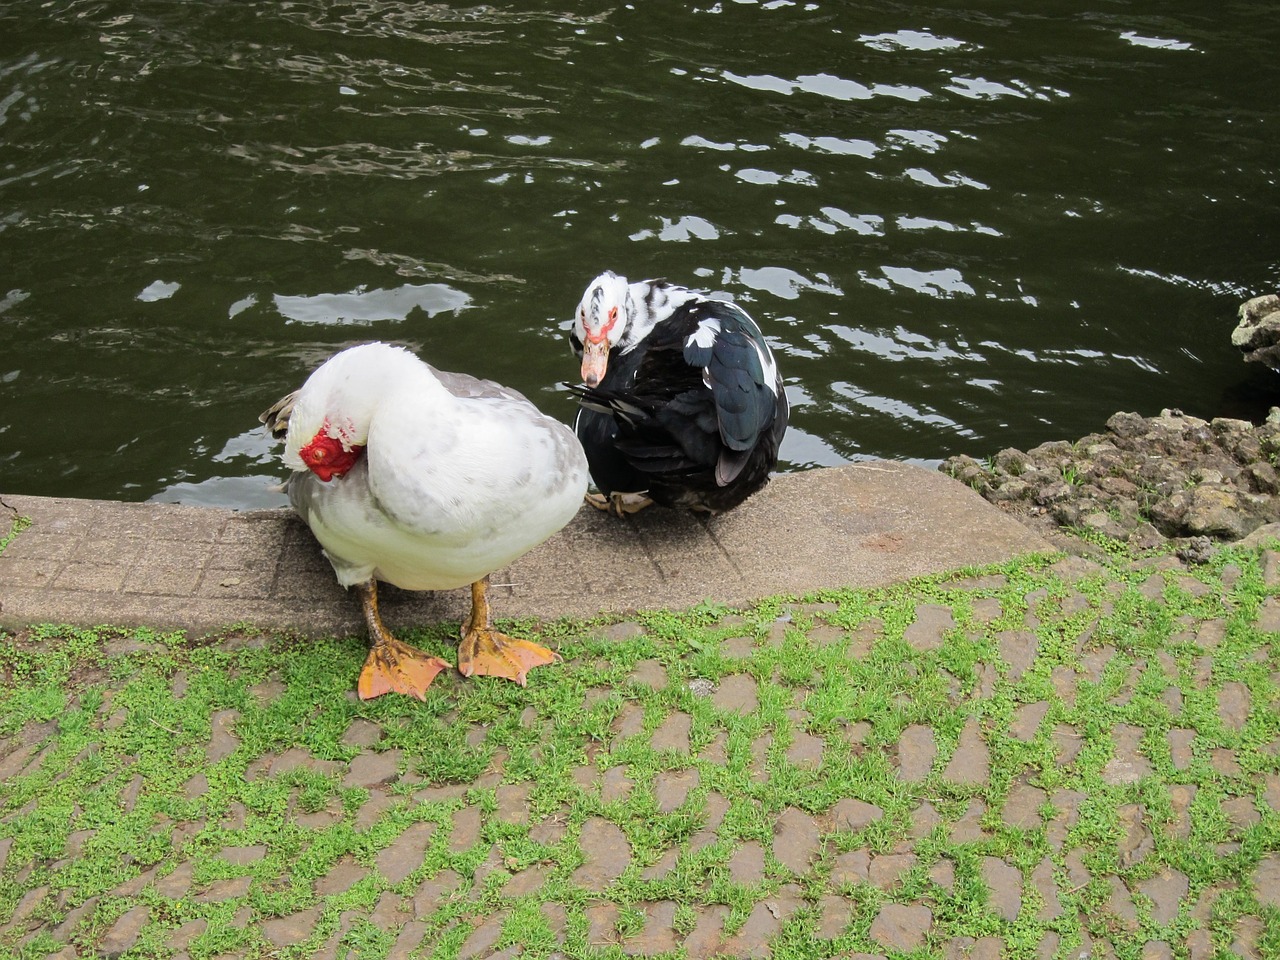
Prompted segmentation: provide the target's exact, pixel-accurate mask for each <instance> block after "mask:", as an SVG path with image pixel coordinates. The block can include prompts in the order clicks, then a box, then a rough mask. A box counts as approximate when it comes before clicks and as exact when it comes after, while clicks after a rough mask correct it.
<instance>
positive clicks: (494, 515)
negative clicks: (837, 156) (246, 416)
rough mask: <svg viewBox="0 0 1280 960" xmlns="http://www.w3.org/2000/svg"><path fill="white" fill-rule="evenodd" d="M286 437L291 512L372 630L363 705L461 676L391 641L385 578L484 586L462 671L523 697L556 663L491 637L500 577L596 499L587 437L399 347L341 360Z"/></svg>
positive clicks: (409, 586)
mask: <svg viewBox="0 0 1280 960" xmlns="http://www.w3.org/2000/svg"><path fill="white" fill-rule="evenodd" d="M260 419H261V420H262V422H263V423H265V424H266V425H267V428H268V429H269V430H270V431H271V433H272V434H273V435H274V436H277V437H280V436H283V437H284V438H285V449H284V455H283V459H284V463H285V465H286V466H288V467H290V468H292V470H293V471H294V472H293V474H292V475H291V476H290V477H289V479H288V481H286V490H287V491H288V494H289V502H290V503H291V504H292V505H293V508H294V509H295V510H296V511H297V512H298V514H299V515H300V516H301V517H302V519H303V520H304V521H305V522H306V523H307V525H308V526H309V527H310V528H311V531H312V533H314V534H315V537H316V539H317V540H318V541H319V542H320V545H321V546H322V547H323V548H324V552H325V555H326V556H327V557H328V558H329V562H330V563H331V564H333V569H334V573H336V574H337V577H338V582H339V583H340V584H342V585H343V586H344V587H352V586H354V587H355V588H356V591H357V593H358V595H359V598H360V604H361V608H362V609H363V612H364V618H365V622H366V623H367V624H368V627H369V638H370V642H371V646H370V650H369V657H368V659H367V660H366V661H365V664H364V669H363V670H362V671H361V673H360V680H359V684H358V686H357V689H358V692H359V694H360V697H361V698H362V699H369V698H372V697H377V696H380V695H382V694H384V693H388V692H397V693H406V694H409V695H411V696H415V697H418V698H419V699H424V698H425V696H426V689H427V687H428V686H429V685H430V683H431V681H432V680H433V679H434V678H435V676H436V674H437V673H439V672H440V670H442V669H444V668H445V667H447V666H448V664H447V663H445V662H444V661H443V660H441V659H439V658H438V657H432V656H428V655H427V654H425V653H423V652H422V651H420V650H417V649H415V648H414V647H411V646H409V645H408V644H406V643H403V642H402V641H399V640H397V639H395V637H393V636H392V635H391V634H390V632H389V631H388V630H387V629H386V627H384V626H383V624H382V619H381V617H380V616H379V614H378V594H377V582H378V581H379V580H382V581H385V582H387V583H391V584H394V585H395V586H397V587H401V588H403V589H406V590H448V589H453V588H455V587H462V586H466V585H467V584H470V585H471V614H470V616H469V617H468V618H467V620H466V621H465V622H464V623H463V625H462V641H461V643H460V644H459V647H458V669H459V671H460V672H461V673H462V674H463V675H464V676H467V677H470V676H472V675H475V674H484V675H490V676H501V677H507V678H510V679H512V680H515V681H516V682H517V683H519V684H521V685H524V683H525V678H526V675H527V673H528V671H529V670H530V669H531V668H532V667H535V666H538V665H540V664H545V663H551V662H552V661H553V660H555V659H556V656H555V654H554V653H552V652H551V651H550V650H548V649H547V648H546V647H543V646H540V645H539V644H536V643H531V642H529V641H527V640H518V639H515V638H512V637H508V636H506V635H504V634H502V633H499V632H498V631H496V630H495V629H494V628H493V625H492V621H491V618H490V612H489V603H488V600H487V598H486V588H487V586H488V575H489V574H490V573H492V572H493V571H494V570H497V569H498V568H500V567H503V566H505V565H506V564H508V563H510V562H511V561H512V560H514V559H516V558H517V557H519V556H521V555H522V554H524V553H526V552H527V551H529V550H530V549H532V548H533V547H535V546H537V545H538V544H539V543H541V542H542V541H543V540H545V539H547V538H548V537H549V536H551V535H552V534H553V533H555V532H556V531H557V530H559V529H560V528H561V527H563V526H564V525H565V524H566V523H568V522H569V520H570V519H571V518H572V517H573V515H574V513H575V512H577V509H578V506H579V504H581V503H582V498H583V494H584V493H585V492H586V488H587V464H586V458H585V457H584V455H583V452H582V447H581V445H580V444H579V442H578V440H577V438H576V437H575V436H574V434H573V431H571V430H570V429H569V428H568V427H566V426H565V425H564V424H561V423H558V422H557V421H555V420H553V419H552V418H550V417H548V416H546V415H544V414H542V413H541V412H539V411H538V409H537V408H536V407H534V406H533V404H531V403H530V402H529V401H528V400H526V399H525V398H524V397H523V396H522V395H521V394H519V393H517V392H516V391H515V390H511V389H508V388H506V387H503V386H500V385H499V384H496V383H492V382H490V381H488V380H477V379H475V378H474V377H469V376H467V375H465V374H460V373H445V372H442V371H439V370H436V369H435V368H433V367H431V366H429V365H428V364H426V363H423V362H422V361H421V360H419V359H418V358H417V357H416V356H414V355H413V354H412V353H410V352H409V351H408V350H405V349H404V348H402V347H395V346H391V345H389V344H385V343H367V344H363V345H361V346H356V347H351V348H350V349H347V350H343V351H342V352H341V353H338V354H336V355H335V356H333V357H331V358H330V359H329V360H327V361H325V363H323V364H322V365H321V366H320V367H318V368H317V369H316V370H315V371H314V372H313V373H312V374H311V376H310V377H309V378H308V379H307V381H306V383H304V384H303V385H302V387H301V389H299V390H296V391H294V392H293V393H291V394H289V395H288V396H286V397H284V398H283V399H282V400H280V401H279V402H278V403H276V404H274V405H273V406H272V407H271V408H270V409H269V410H267V411H266V412H265V413H263V414H262V416H261V418H260Z"/></svg>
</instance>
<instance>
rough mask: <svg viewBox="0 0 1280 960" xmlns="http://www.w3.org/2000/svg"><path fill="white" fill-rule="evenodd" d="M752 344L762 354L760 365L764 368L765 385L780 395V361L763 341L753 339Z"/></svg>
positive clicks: (774, 393) (773, 392)
mask: <svg viewBox="0 0 1280 960" xmlns="http://www.w3.org/2000/svg"><path fill="white" fill-rule="evenodd" d="M751 345H752V346H753V347H755V348H756V353H758V354H759V355H760V366H761V367H762V368H763V369H764V385H765V386H766V387H768V388H769V391H770V392H771V393H772V394H773V395H774V396H775V397H776V396H777V395H778V362H777V361H776V360H774V359H773V353H772V352H770V350H769V348H768V347H767V346H765V345H764V344H763V343H757V342H756V341H754V340H752V341H751Z"/></svg>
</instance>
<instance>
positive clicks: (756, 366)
mask: <svg viewBox="0 0 1280 960" xmlns="http://www.w3.org/2000/svg"><path fill="white" fill-rule="evenodd" d="M688 309H689V312H690V317H689V321H690V322H691V323H692V329H691V330H689V332H688V333H687V334H686V335H685V339H684V359H685V362H686V363H688V364H689V365H690V366H691V367H696V368H699V369H701V370H702V380H703V383H705V384H706V386H707V389H709V390H710V391H711V396H712V401H713V403H714V405H715V410H716V421H717V423H718V424H719V430H720V438H721V439H722V440H723V441H724V445H725V446H726V447H728V448H729V449H730V450H734V451H746V450H750V449H751V448H752V447H754V446H755V444H756V442H757V441H758V440H759V438H760V435H761V434H763V433H764V432H765V431H767V430H768V429H769V427H770V426H771V425H772V424H773V421H774V419H775V418H776V417H777V415H778V398H779V395H780V392H781V383H782V381H781V378H780V377H779V376H778V366H777V363H776V362H775V361H774V359H773V354H772V352H771V351H770V350H769V346H768V344H767V343H766V342H765V339H764V334H763V333H761V332H760V328H759V327H758V326H757V325H756V322H755V321H754V320H752V319H751V317H750V316H748V315H747V313H746V312H745V311H744V310H743V309H742V308H741V307H739V306H737V305H736V304H733V303H729V302H726V301H723V300H709V299H707V300H700V301H698V302H697V303H695V304H691V305H690V306H689V308H688Z"/></svg>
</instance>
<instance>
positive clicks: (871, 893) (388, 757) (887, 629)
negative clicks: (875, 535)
mask: <svg viewBox="0 0 1280 960" xmlns="http://www.w3.org/2000/svg"><path fill="white" fill-rule="evenodd" d="M575 629H576V631H577V632H575V633H572V634H571V635H567V636H565V637H563V638H561V649H562V651H563V652H564V653H565V655H566V660H565V662H564V663H563V664H561V665H559V666H557V667H553V668H542V671H540V672H538V673H537V674H535V676H534V678H533V679H531V682H530V685H529V687H528V688H527V689H526V690H523V691H521V690H520V689H519V688H516V687H514V685H509V684H507V685H499V684H497V683H488V682H484V683H478V684H477V683H470V684H469V683H466V682H464V681H462V680H461V679H460V678H459V677H457V675H456V674H454V675H452V676H450V675H448V674H445V675H442V677H441V679H440V680H438V681H437V687H433V690H432V698H431V699H429V701H428V703H426V704H417V703H413V702H409V701H405V700H403V699H397V698H384V700H382V701H377V702H374V703H372V704H361V703H359V701H358V700H356V699H355V698H354V696H353V695H352V694H351V693H350V691H349V687H350V681H351V679H352V677H353V676H354V672H355V670H356V669H357V668H358V665H359V662H360V659H361V656H362V650H361V643H360V642H359V640H358V639H348V640H342V639H339V640H335V641H325V642H320V641H317V642H316V643H314V644H310V645H307V644H299V643H298V642H297V641H296V640H289V639H273V638H271V637H268V636H261V635H256V634H254V633H253V632H251V631H233V632H230V633H227V634H224V635H222V636H221V637H219V638H218V640H217V642H216V643H209V644H206V645H194V646H193V645H190V644H184V643H182V642H180V641H177V640H174V639H173V638H167V637H164V636H156V635H155V634H153V633H148V632H146V631H142V632H138V631H121V632H118V633H111V632H99V633H98V634H96V635H95V636H88V635H87V634H86V632H83V631H76V630H62V631H56V630H46V631H44V632H40V631H30V632H21V633H18V634H16V635H11V637H10V639H9V640H8V641H7V643H8V647H7V648H6V651H7V652H6V655H5V658H4V660H3V661H0V665H3V666H5V668H6V670H7V671H8V672H7V677H8V680H9V683H10V689H11V690H13V691H17V692H18V695H15V697H14V698H13V701H14V702H13V703H12V704H11V706H10V707H9V708H0V784H3V785H4V788H5V789H4V791H3V792H4V793H7V795H8V796H7V798H5V797H0V953H3V952H4V951H5V950H8V951H10V953H12V954H15V955H21V956H55V957H66V958H70V957H77V956H103V957H133V956H137V957H152V956H154V957H169V956H174V957H186V956H191V957H215V956H216V957H259V956H297V957H313V956H314V957H342V956H361V957H364V956H370V957H384V956H385V957H393V958H411V957H517V956H533V957H597V956H598V957H623V956H627V957H630V956H643V957H673V958H674V957H687V958H691V960H697V958H709V957H714V956H726V957H769V956H772V957H805V958H831V957H838V958H858V960H872V958H910V960H923V958H926V957H927V958H945V960H961V958H991V960H995V958H1002V957H1026V958H1037V960H1039V958H1044V960H1049V958H1054V960H1067V958H1072V960H1075V958H1079V957H1116V958H1127V957H1134V958H1142V960H1161V958H1170V960H1172V958H1179V960H1183V958H1185V960H1210V958H1226V957H1245V958H1257V960H1263V958H1271V957H1275V956H1280V814H1278V813H1277V811H1278V810H1280V719H1278V715H1277V707H1278V706H1280V648H1278V647H1277V644H1278V643H1280V635H1278V633H1277V632H1278V631H1280V552H1277V551H1276V550H1274V549H1262V548H1253V549H1242V550H1240V551H1238V552H1236V553H1228V554H1225V555H1223V557H1222V558H1221V559H1220V560H1218V561H1216V562H1215V563H1212V564H1209V565H1206V566H1204V567H1196V568H1190V569H1189V568H1187V567H1185V566H1183V565H1181V564H1179V563H1178V562H1177V561H1176V560H1173V559H1170V558H1164V559H1155V560H1144V561H1132V562H1129V561H1124V562H1120V561H1117V562H1116V563H1115V564H1112V565H1106V564H1100V563H1097V562H1093V561H1089V560H1084V559H1081V558H1076V557H1071V558H1065V559H1060V560H1057V561H1055V562H1053V563H1052V564H1046V563H1045V562H1042V561H1036V560H1034V559H1028V560H1024V561H1019V562H1017V563H1013V564H1002V565H1000V566H999V567H990V568H987V569H984V570H980V571H976V572H974V571H971V570H962V571H959V572H956V573H954V574H943V575H937V576H933V577H930V578H926V579H924V580H919V581H914V582H911V583H907V584H895V585H890V586H888V587H885V588H878V589H873V590H858V591H835V592H830V593H827V594H820V595H817V596H813V597H810V598H808V599H807V600H805V601H803V602H797V601H790V600H773V601H768V602H766V603H763V604H761V605H759V606H754V607H750V608H744V609H742V610H740V611H733V610H727V609H725V608H723V607H720V606H717V605H703V606H701V607H699V608H695V609H694V610H693V611H691V612H689V613H687V614H681V615H666V614H652V615H645V614H641V615H636V616H634V617H630V618H626V619H620V620H619V619H617V618H613V619H606V620H604V621H600V622H598V623H596V624H594V625H593V624H587V625H585V626H582V627H580V628H575ZM440 636H441V637H443V634H440ZM0 641H4V635H3V634H0ZM426 642H428V643H431V642H436V638H434V637H433V636H427V637H426ZM439 642H442V643H443V642H444V641H443V640H440V641H439ZM95 643H96V644H102V645H103V646H102V647H101V648H100V649H99V648H96V647H95V646H94V644H95ZM41 650H47V651H49V652H48V654H47V658H48V659H47V661H42V660H41V659H40V657H41V653H40V651H41ZM441 650H442V651H446V650H448V647H447V645H446V646H444V647H441ZM32 664H41V666H40V667H39V668H38V669H48V670H49V671H52V672H54V673H56V672H57V671H59V670H62V671H65V673H66V681H65V682H63V681H61V680H59V681H58V682H57V683H45V682H44V681H42V679H41V677H40V676H39V675H38V669H37V668H35V667H33V666H32ZM113 665H114V666H113ZM309 671H310V672H309ZM543 671H546V672H543ZM437 688H438V691H439V695H438V697H437V696H436V691H437ZM63 689H65V690H66V691H68V692H67V693H66V695H65V698H60V697H59V696H58V694H57V692H56V691H58V690H63ZM393 701H394V702H393ZM103 864H108V865H109V867H110V868H109V869H104V868H103Z"/></svg>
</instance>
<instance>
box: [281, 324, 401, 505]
mask: <svg viewBox="0 0 1280 960" xmlns="http://www.w3.org/2000/svg"><path fill="white" fill-rule="evenodd" d="M409 363H413V364H416V363H417V358H416V357H414V356H413V355H412V354H411V353H409V352H408V351H407V350H404V349H403V348H401V347H393V346H391V345H390V344H385V343H366V344H361V345H360V346H357V347H351V348H349V349H347V350H343V351H342V352H341V353H338V354H335V355H334V356H332V357H330V358H329V359H328V360H326V361H325V362H324V363H323V364H321V365H320V366H319V367H317V368H316V369H315V371H314V372H313V373H312V374H311V376H310V377H308V378H307V382H306V383H304V384H303V385H302V389H300V390H299V391H298V395H297V399H296V400H295V401H294V404H293V409H292V410H291V411H290V412H289V432H288V434H287V436H286V438H285V446H284V458H283V459H284V463H285V465H286V466H288V467H289V468H291V469H293V470H298V471H301V470H310V471H311V472H312V473H314V474H315V475H316V476H317V477H319V478H320V479H321V480H324V481H326V482H328V481H329V480H332V479H334V478H336V477H341V476H343V475H345V474H346V473H347V472H348V471H349V470H351V468H352V467H354V466H355V465H356V464H357V463H358V462H359V460H360V457H361V456H362V455H363V454H364V448H365V446H366V445H367V444H368V442H369V425H370V423H371V422H372V421H373V416H374V412H375V410H376V409H377V406H378V404H379V403H380V402H381V401H382V399H383V397H384V396H385V395H386V391H387V387H388V385H389V383H391V382H393V381H394V380H395V379H396V376H397V373H398V371H399V369H400V368H402V367H404V366H406V365H407V364H409Z"/></svg>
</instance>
